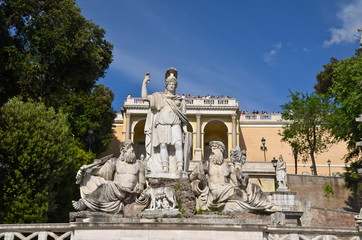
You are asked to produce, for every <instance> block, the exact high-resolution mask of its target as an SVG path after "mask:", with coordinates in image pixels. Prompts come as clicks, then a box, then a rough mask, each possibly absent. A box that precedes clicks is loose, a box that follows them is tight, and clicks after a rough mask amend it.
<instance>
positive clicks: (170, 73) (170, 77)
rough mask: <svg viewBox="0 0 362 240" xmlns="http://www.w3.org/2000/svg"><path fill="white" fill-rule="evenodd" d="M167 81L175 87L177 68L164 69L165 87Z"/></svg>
mask: <svg viewBox="0 0 362 240" xmlns="http://www.w3.org/2000/svg"><path fill="white" fill-rule="evenodd" d="M169 83H173V84H174V85H175V87H177V84H178V82H177V70H176V68H172V67H171V68H169V69H167V70H166V73H165V87H166V88H167V85H168V84H169Z"/></svg>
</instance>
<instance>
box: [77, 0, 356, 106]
mask: <svg viewBox="0 0 362 240" xmlns="http://www.w3.org/2000/svg"><path fill="white" fill-rule="evenodd" d="M77 5H78V6H79V7H80V8H81V9H82V14H83V16H85V17H86V18H87V19H90V20H92V21H93V22H95V23H96V24H98V25H99V26H100V27H102V28H104V29H105V30H106V31H107V34H106V39H107V40H108V41H110V42H111V43H112V44H113V45H114V50H113V55H114V56H113V58H114V60H113V63H112V64H111V66H110V68H109V69H108V70H107V74H106V76H105V78H104V79H100V81H99V83H103V84H105V85H106V86H108V87H110V88H111V89H112V91H113V92H114V93H115V100H114V102H113V107H114V109H115V110H116V111H119V110H120V108H121V107H122V106H123V101H124V100H125V98H126V96H127V95H128V94H131V95H132V96H133V97H140V95H141V83H142V80H143V77H144V74H145V73H146V72H150V74H151V82H150V84H149V92H150V93H152V92H156V91H163V90H164V73H165V70H166V69H167V68H169V67H175V68H176V69H177V70H178V82H179V84H178V88H177V92H178V93H184V94H191V95H192V96H198V95H208V94H210V95H218V96H220V95H228V96H230V97H234V98H237V100H238V101H239V106H240V108H241V109H243V110H248V111H249V112H251V111H253V110H258V111H268V112H270V111H280V110H281V109H280V105H281V104H284V103H286V102H287V101H289V98H288V97H287V96H288V95H289V89H290V90H291V91H300V92H309V93H310V92H312V91H313V90H314V89H313V85H314V84H315V82H316V78H315V76H316V74H317V73H318V72H320V71H321V70H322V69H323V64H327V63H328V62H329V59H330V57H332V56H333V57H336V58H338V59H343V58H348V57H351V56H352V55H353V54H354V50H355V49H356V48H358V47H359V41H358V40H357V39H356V38H355V35H356V34H357V31H356V30H357V28H362V0H303V1H290V0H274V1H270V0H255V1H238V0H225V1H221V0H218V1H216V0H183V1H175V0H137V1H135V0H77Z"/></svg>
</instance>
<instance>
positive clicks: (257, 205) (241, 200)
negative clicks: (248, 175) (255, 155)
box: [190, 163, 273, 211]
mask: <svg viewBox="0 0 362 240" xmlns="http://www.w3.org/2000/svg"><path fill="white" fill-rule="evenodd" d="M224 164H227V163H224ZM208 168H209V166H204V164H203V163H200V164H199V165H197V166H196V167H195V169H194V171H193V172H192V174H191V176H190V178H191V180H192V182H191V187H192V190H193V192H194V193H195V195H196V196H197V200H196V209H201V210H204V211H205V210H211V211H241V210H243V209H245V210H252V211H260V210H266V209H269V208H271V207H272V206H273V204H272V203H271V202H270V201H269V200H268V199H267V197H266V196H265V195H264V193H263V192H262V190H261V188H260V187H259V186H258V185H257V184H254V183H248V184H247V185H246V187H245V188H243V187H240V186H236V185H235V184H232V183H228V182H225V183H218V184H215V183H213V184H212V185H210V184H209V181H207V180H204V181H202V180H200V179H197V177H196V176H198V174H200V173H201V174H204V175H206V174H207V169H208ZM225 169H228V170H227V171H230V174H234V172H232V171H231V170H230V167H229V166H227V167H226V168H225ZM226 174H228V173H226ZM192 178H194V179H192ZM209 178H210V176H207V179H208V180H209Z"/></svg>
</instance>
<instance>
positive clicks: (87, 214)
mask: <svg viewBox="0 0 362 240" xmlns="http://www.w3.org/2000/svg"><path fill="white" fill-rule="evenodd" d="M122 218H123V214H109V213H104V212H92V211H79V212H71V213H69V221H70V222H104V223H111V222H112V223H117V222H120V220H121V219H122Z"/></svg>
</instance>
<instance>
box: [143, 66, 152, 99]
mask: <svg viewBox="0 0 362 240" xmlns="http://www.w3.org/2000/svg"><path fill="white" fill-rule="evenodd" d="M150 80H151V75H150V73H146V75H145V78H144V79H143V82H142V92H141V96H142V98H143V99H144V100H147V96H148V92H147V84H149V83H150Z"/></svg>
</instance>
